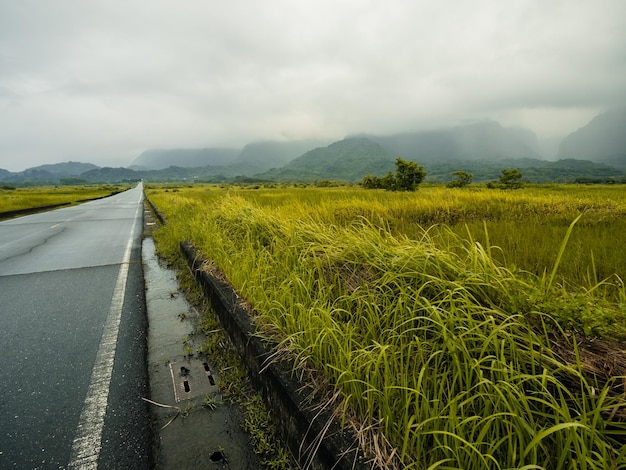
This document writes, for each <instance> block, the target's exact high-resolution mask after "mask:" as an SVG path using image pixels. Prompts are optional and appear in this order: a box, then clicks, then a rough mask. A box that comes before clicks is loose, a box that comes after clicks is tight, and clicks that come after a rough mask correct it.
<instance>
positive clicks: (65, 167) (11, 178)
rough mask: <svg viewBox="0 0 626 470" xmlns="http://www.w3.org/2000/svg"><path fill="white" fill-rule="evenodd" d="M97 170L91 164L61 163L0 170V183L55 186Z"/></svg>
mask: <svg viewBox="0 0 626 470" xmlns="http://www.w3.org/2000/svg"><path fill="white" fill-rule="evenodd" d="M95 168H98V167H97V166H96V165H93V164H91V163H80V162H63V163H53V164H47V165H40V166H36V167H32V168H27V169H26V170H24V171H19V172H15V173H13V172H10V171H6V170H0V181H2V182H6V183H23V182H30V183H32V184H35V183H36V184H57V183H58V182H59V181H60V180H61V179H62V178H69V177H75V176H79V175H81V174H82V173H84V172H86V171H89V170H93V169H95Z"/></svg>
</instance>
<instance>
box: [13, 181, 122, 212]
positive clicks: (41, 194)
mask: <svg viewBox="0 0 626 470" xmlns="http://www.w3.org/2000/svg"><path fill="white" fill-rule="evenodd" d="M128 187H129V186H127V185H123V186H119V185H94V186H43V187H42V186H38V187H28V188H15V187H12V186H6V185H5V186H0V213H2V212H9V211H16V210H23V209H31V208H34V207H42V206H49V205H54V204H66V203H69V204H75V203H77V202H81V201H84V200H88V199H96V198H100V197H105V196H109V195H110V194H112V193H116V192H120V191H124V190H126V189H128Z"/></svg>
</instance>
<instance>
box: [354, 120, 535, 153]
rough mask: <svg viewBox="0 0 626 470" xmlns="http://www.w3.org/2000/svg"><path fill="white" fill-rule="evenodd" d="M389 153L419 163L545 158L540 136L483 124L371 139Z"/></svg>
mask: <svg viewBox="0 0 626 470" xmlns="http://www.w3.org/2000/svg"><path fill="white" fill-rule="evenodd" d="M365 137H367V138H369V139H370V140H372V141H373V142H376V143H377V144H379V145H380V146H382V147H384V148H385V149H386V150H388V151H389V152H391V153H393V154H395V155H398V156H401V157H402V158H405V159H407V160H413V161H416V162H419V163H427V162H440V161H442V160H445V161H467V160H469V161H472V160H492V161H493V160H503V159H507V158H536V159H541V155H540V153H539V149H538V145H537V137H536V136H535V134H534V133H533V132H531V131H528V130H526V129H514V128H505V127H502V126H501V125H500V124H499V123H497V122H495V121H483V122H477V123H472V124H466V125H462V126H456V127H451V128H445V129H436V130H430V131H421V132H411V133H404V134H395V135H390V136H368V135H366V136H365Z"/></svg>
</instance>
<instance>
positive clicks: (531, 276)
mask: <svg viewBox="0 0 626 470" xmlns="http://www.w3.org/2000/svg"><path fill="white" fill-rule="evenodd" d="M625 193H626V188H625V187H620V186H603V187H599V186H536V187H527V188H525V189H523V190H517V191H500V190H487V189H485V188H482V187H476V188H471V187H470V188H467V189H462V190H460V189H448V188H443V187H439V186H430V187H429V186H424V187H422V188H420V190H419V191H417V192H415V193H390V192H384V191H367V190H362V189H360V188H323V189H322V188H293V187H282V188H280V187H279V188H271V189H270V188H267V189H266V188H258V189H248V188H234V187H230V188H229V187H226V188H219V187H214V186H192V187H180V188H173V187H169V188H149V189H147V194H148V197H149V198H150V199H151V200H152V201H153V202H154V203H155V204H156V206H157V207H158V208H159V209H160V210H161V211H162V212H163V213H164V215H165V216H166V218H167V220H168V224H167V225H166V226H164V227H163V228H161V229H160V230H158V231H156V232H155V238H156V241H157V245H158V249H159V251H160V252H161V253H162V254H163V255H164V256H166V257H169V258H172V259H173V258H175V257H176V256H177V252H178V242H179V241H180V240H191V241H192V242H193V243H194V244H195V245H196V246H197V247H198V248H199V249H200V250H201V251H202V252H203V253H205V254H206V256H207V257H208V258H209V259H211V260H212V262H213V263H214V264H215V266H216V267H217V268H219V269H220V270H221V271H222V272H223V273H224V274H225V275H226V276H227V277H228V279H229V280H230V281H231V282H232V283H233V285H234V286H235V287H236V289H237V290H238V291H239V292H240V294H241V295H242V296H243V297H244V298H245V299H246V300H247V301H248V302H249V303H250V304H251V305H252V306H253V307H254V309H255V311H256V315H257V317H256V321H257V324H258V327H259V330H260V332H262V334H264V335H265V336H267V337H268V338H271V340H272V341H274V342H275V343H276V350H277V357H288V358H289V359H290V360H291V361H293V362H294V364H297V367H296V369H297V371H298V373H300V374H303V375H307V374H308V373H310V374H311V376H315V374H316V373H317V372H322V373H323V376H324V377H326V378H327V380H328V382H329V383H330V384H331V386H332V387H333V388H334V390H337V391H339V392H340V396H341V400H342V401H341V402H340V403H339V404H337V403H335V404H334V405H335V406H336V405H340V406H341V407H342V409H343V417H344V419H345V420H346V422H347V423H348V422H349V423H360V426H361V427H360V432H361V435H362V436H363V442H364V444H365V445H366V446H368V445H369V446H370V448H371V449H373V450H376V452H372V453H373V454H376V455H377V456H378V459H379V460H378V461H379V463H380V464H381V465H383V467H386V468H393V467H397V468H416V469H417V468H472V469H479V468H485V469H487V468H619V467H624V466H626V448H625V446H624V445H623V442H624V438H625V436H626V427H625V426H624V425H623V424H622V420H621V418H620V417H622V416H624V414H625V413H624V410H623V407H624V405H625V404H626V403H625V400H624V399H625V395H624V393H625V390H624V388H625V387H624V385H623V384H624V380H625V379H624V378H623V377H621V375H622V374H623V368H621V367H619V366H620V365H621V363H620V361H619V360H618V359H615V358H614V357H613V356H615V352H616V351H617V350H616V349H615V348H620V346H619V344H614V345H612V346H611V347H612V348H613V349H611V348H609V349H608V350H607V351H608V353H607V354H605V355H604V357H603V358H602V360H603V361H604V365H602V364H600V363H601V362H602V360H600V362H598V361H595V362H594V361H593V360H592V358H593V357H594V356H593V354H592V352H593V348H594V347H597V345H598V344H603V345H606V344H608V343H606V341H608V340H620V341H621V340H623V339H624V338H626V322H625V320H626V318H625V316H626V312H625V310H626V290H625V288H624V284H623V279H624V275H625V274H626V264H625V263H626V253H625V251H626V248H624V246H625V243H624V242H625V241H626V240H625V238H624V237H625V235H624V234H625V233H626V220H625V219H626V217H624V215H625V214H626V197H625V196H626V194H625ZM592 339H593V340H592ZM594 341H595V343H594ZM594 344H595V345H596V346H593V345H594ZM617 352H621V350H619V351H617ZM612 355H613V356H612ZM622 355H623V354H622ZM615 357H617V356H615ZM609 366H610V367H609Z"/></svg>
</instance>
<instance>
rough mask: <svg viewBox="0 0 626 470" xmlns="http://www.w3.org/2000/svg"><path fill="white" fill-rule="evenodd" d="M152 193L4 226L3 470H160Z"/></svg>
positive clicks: (0, 279)
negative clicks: (151, 402) (149, 278)
mask: <svg viewBox="0 0 626 470" xmlns="http://www.w3.org/2000/svg"><path fill="white" fill-rule="evenodd" d="M142 198H143V188H142V185H141V184H139V185H138V186H136V187H135V188H133V189H131V190H129V191H126V192H124V193H120V194H117V195H115V196H111V197H108V198H105V199H101V200H98V201H93V202H89V203H85V204H82V205H79V206H73V207H69V208H66V209H59V210H55V211H51V212H46V213H42V214H36V215H30V216H27V217H21V218H17V219H13V220H9V221H5V222H0V357H1V358H2V362H3V363H2V366H1V368H0V392H1V394H0V468H2V469H9V468H16V469H31V468H33V469H36V468H41V469H52V468H54V469H58V468H85V469H88V468H98V467H99V468H104V469H119V468H129V469H144V468H150V466H151V452H150V449H151V437H150V436H151V435H150V428H149V421H148V409H147V405H146V403H145V402H143V401H142V400H141V397H142V396H143V397H147V396H148V388H147V373H146V365H145V341H146V336H145V335H146V328H147V326H146V324H145V321H146V320H145V319H146V315H145V311H144V309H145V302H144V293H143V290H144V285H143V276H142V266H141V255H140V253H141V234H142V230H143V224H142V221H143V205H142Z"/></svg>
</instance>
